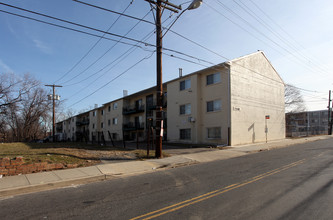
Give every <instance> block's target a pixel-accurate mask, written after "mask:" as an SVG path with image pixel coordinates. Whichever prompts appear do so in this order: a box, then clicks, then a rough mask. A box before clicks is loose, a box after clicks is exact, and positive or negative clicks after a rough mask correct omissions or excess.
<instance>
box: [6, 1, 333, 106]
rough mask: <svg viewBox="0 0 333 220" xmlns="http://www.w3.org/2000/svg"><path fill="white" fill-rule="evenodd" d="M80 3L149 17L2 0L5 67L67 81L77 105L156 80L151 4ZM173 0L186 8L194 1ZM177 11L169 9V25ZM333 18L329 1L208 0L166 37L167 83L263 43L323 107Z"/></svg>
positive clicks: (64, 95) (286, 74) (330, 76)
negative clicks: (180, 74)
mask: <svg viewBox="0 0 333 220" xmlns="http://www.w3.org/2000/svg"><path fill="white" fill-rule="evenodd" d="M82 1H83V2H86V3H90V4H93V5H95V6H99V7H100V8H104V9H109V10H112V11H115V12H120V13H123V14H126V15H130V16H132V17H135V18H140V19H142V20H145V21H139V20H138V19H134V18H129V17H125V16H120V15H119V14H116V13H112V12H110V11H106V10H102V9H100V8H96V7H91V6H88V5H85V4H82V3H78V2H75V1H71V0H57V1H53V0H10V1H9V0H7V1H5V0H0V10H1V11H0V30H1V34H0V42H1V43H0V72H1V73H15V74H17V75H19V76H23V75H24V74H26V73H29V74H31V75H33V76H34V77H35V78H36V79H38V80H40V81H41V82H42V84H43V85H44V84H56V85H61V86H63V87H61V88H56V94H58V95H60V96H61V99H62V100H63V101H64V107H65V109H71V110H72V111H74V112H80V111H84V110H88V109H90V108H93V107H94V106H95V104H97V105H98V106H101V105H102V104H104V103H107V102H110V101H112V100H115V99H118V98H121V97H122V96H123V90H127V91H128V94H133V93H135V92H138V91H140V90H144V89H146V88H150V87H153V86H155V85H156V53H154V52H155V47H154V45H155V41H156V40H155V34H154V29H155V26H154V25H153V24H152V23H154V10H152V9H151V7H150V4H149V3H148V2H147V1H144V0H94V1H88V0H82ZM170 2H172V3H174V4H176V5H182V8H183V9H185V8H187V6H188V5H189V4H190V2H188V1H187V0H173V1H170ZM4 4H9V5H11V6H15V7H18V8H20V9H18V8H13V7H8V6H6V5H4ZM22 9H24V10H30V11H33V12H38V13H41V14H44V15H47V16H51V17H54V18H57V19H58V20H56V19H51V18H50V17H45V16H41V15H38V14H35V13H29V12H27V11H24V10H22ZM6 12H7V13H6ZM8 12H9V13H12V14H8ZM180 12H181V11H180ZM13 14H16V15H13ZM179 14H180V13H178V14H177V13H172V12H171V11H168V10H164V12H163V16H162V21H163V26H164V27H168V26H169V25H170V24H171V23H172V22H173V21H174V20H175V19H176V18H177V16H178V15H179ZM17 15H19V16H21V17H19V16H17ZM22 16H25V17H22ZM27 17H29V18H33V19H35V20H31V19H27ZM36 20H39V21H36ZM61 20H65V21H69V22H71V23H68V22H63V21H61ZM40 21H42V22H40ZM332 21H333V1H331V0H317V1H312V0H279V1H273V0H203V4H202V5H201V6H200V7H199V8H197V9H195V10H187V11H185V12H184V13H182V14H181V16H180V17H178V19H177V20H176V22H175V23H174V25H173V26H172V27H171V28H170V30H169V31H168V32H167V33H166V34H165V35H164V37H163V47H164V48H166V49H164V54H163V65H162V66H163V82H166V81H169V80H172V79H174V78H177V77H178V73H179V68H182V69H183V75H186V74H190V73H192V72H195V71H198V70H200V69H204V68H206V67H209V66H212V65H214V64H219V63H222V62H225V61H227V60H231V59H234V58H237V57H241V56H244V55H247V54H251V53H253V52H256V51H257V50H262V51H264V53H265V54H266V56H267V58H268V59H269V60H270V62H271V63H272V65H273V66H274V68H275V69H276V70H277V72H278V73H279V74H280V76H281V77H282V79H283V80H284V82H285V83H288V84H292V85H294V86H296V87H298V88H299V89H300V91H301V93H302V95H303V98H304V100H305V103H306V107H307V110H309V111H313V110H323V109H326V108H327V104H328V91H329V90H330V89H333V72H332V69H333V62H332V61H333V60H332V54H333V25H332ZM74 24H78V25H80V26H78V25H74ZM86 27H88V28H86ZM165 30H166V29H165ZM165 30H164V31H165ZM105 32H108V33H112V34H115V35H117V36H125V37H122V38H121V37H117V36H115V35H110V34H105ZM103 37H104V38H103ZM168 49H170V50H168ZM45 89H47V90H49V91H50V93H51V88H49V87H45Z"/></svg>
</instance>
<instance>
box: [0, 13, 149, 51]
mask: <svg viewBox="0 0 333 220" xmlns="http://www.w3.org/2000/svg"><path fill="white" fill-rule="evenodd" d="M0 12H2V13H6V14H10V15H13V16H17V17H21V18H25V19H28V20H32V21H36V22H39V23H43V24H47V25H51V26H55V27H59V28H62V29H66V30H71V31H75V32H78V33H81V34H86V35H90V36H94V37H98V38H103V39H106V40H110V41H115V42H117V41H118V40H115V39H112V38H108V37H103V36H101V35H97V34H93V33H89V32H86V31H82V30H78V29H74V28H70V27H66V26H62V25H58V24H54V23H51V22H47V21H42V20H39V19H36V18H32V17H28V16H24V15H19V14H16V13H12V12H8V11H4V10H1V9H0ZM102 32H104V31H102ZM119 43H122V44H125V45H130V46H136V47H139V48H141V49H143V50H144V48H143V47H142V46H138V45H135V44H132V43H128V42H124V41H120V42H119ZM139 43H141V44H144V45H145V46H151V47H155V46H154V45H153V44H148V43H146V42H139Z"/></svg>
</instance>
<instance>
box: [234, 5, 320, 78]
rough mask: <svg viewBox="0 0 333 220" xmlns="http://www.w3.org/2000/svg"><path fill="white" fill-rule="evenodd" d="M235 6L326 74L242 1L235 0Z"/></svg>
mask: <svg viewBox="0 0 333 220" xmlns="http://www.w3.org/2000/svg"><path fill="white" fill-rule="evenodd" d="M233 2H234V3H235V4H237V5H238V6H239V7H240V8H241V9H242V10H243V11H245V12H246V13H247V14H248V15H250V16H251V17H252V18H254V19H255V20H256V21H257V22H258V23H260V24H261V25H262V26H263V27H265V28H266V29H267V30H268V31H269V32H271V33H272V34H273V35H274V36H276V37H277V38H278V39H279V40H280V41H281V42H283V43H284V44H285V45H286V46H288V47H289V48H291V49H292V50H293V51H294V52H295V53H297V54H298V55H300V56H301V57H303V58H304V59H305V61H307V63H309V64H313V65H315V66H316V67H317V68H318V69H319V70H320V71H321V72H323V73H326V74H327V71H326V70H325V69H323V68H321V65H318V64H316V63H314V62H313V60H312V59H310V58H309V57H307V56H306V55H305V54H304V53H302V52H301V51H300V50H299V49H298V48H297V47H296V46H295V45H294V44H293V43H291V42H290V41H289V40H288V39H286V38H285V37H283V36H282V35H281V34H279V33H278V32H276V31H275V30H274V29H273V27H271V26H270V25H269V24H268V23H266V22H265V21H264V20H263V19H262V18H260V17H259V16H258V15H257V14H256V13H255V12H254V11H253V10H251V8H249V7H248V6H247V5H246V4H244V3H243V2H242V1H239V2H240V3H238V2H237V1H236V0H233Z"/></svg>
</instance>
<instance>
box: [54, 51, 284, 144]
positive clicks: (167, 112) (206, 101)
mask: <svg viewBox="0 0 333 220" xmlns="http://www.w3.org/2000/svg"><path fill="white" fill-rule="evenodd" d="M163 87H164V99H163V127H164V137H163V139H164V140H165V141H168V142H180V143H189V144H210V145H212V144H213V145H239V144H247V143H255V142H263V141H265V140H266V138H267V140H268V141H269V140H277V139H283V138H285V114H284V82H283V80H282V79H281V77H280V76H279V74H278V73H277V72H276V70H275V69H274V67H273V66H272V65H271V63H270V62H269V60H268V59H267V58H266V56H265V54H264V53H263V52H262V51H259V52H256V53H253V54H250V55H247V56H244V57H240V58H238V59H234V60H231V61H228V62H224V63H221V64H219V65H216V66H212V67H209V68H206V69H203V70H200V71H197V72H194V73H192V74H188V75H185V76H182V75H180V76H179V78H177V79H174V80H171V81H169V82H166V83H164V85H163ZM155 109H156V91H155V87H152V88H149V89H146V90H143V91H140V92H137V93H135V94H132V95H126V96H124V97H123V98H120V99H117V100H114V101H111V102H108V103H106V104H104V105H102V107H99V108H95V109H93V110H91V111H89V112H86V113H83V114H80V115H77V116H74V117H73V118H72V119H68V120H65V121H64V122H61V123H63V124H62V128H63V129H62V130H63V132H64V133H66V136H67V137H68V138H69V139H70V140H82V139H81V138H80V137H88V138H89V141H103V140H105V141H111V139H112V140H123V139H124V140H140V141H143V140H146V138H147V136H148V131H150V130H151V128H152V127H154V126H155V119H156V115H155V114H156V111H155ZM266 116H268V117H266ZM87 119H88V120H87ZM82 121H85V123H81V122H82ZM75 122H76V123H75ZM58 124H59V123H58ZM88 124H89V125H88ZM83 126H85V127H84V128H83ZM83 133H84V134H83ZM88 134H89V135H88Z"/></svg>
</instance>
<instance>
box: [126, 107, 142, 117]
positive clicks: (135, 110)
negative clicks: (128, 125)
mask: <svg viewBox="0 0 333 220" xmlns="http://www.w3.org/2000/svg"><path fill="white" fill-rule="evenodd" d="M144 111H145V105H131V106H126V107H124V108H123V115H130V114H135V113H140V112H144Z"/></svg>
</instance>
